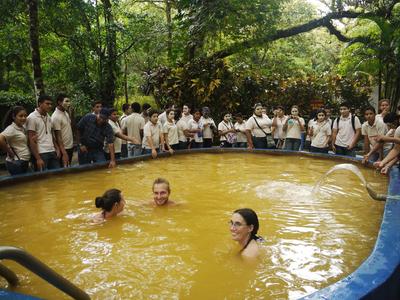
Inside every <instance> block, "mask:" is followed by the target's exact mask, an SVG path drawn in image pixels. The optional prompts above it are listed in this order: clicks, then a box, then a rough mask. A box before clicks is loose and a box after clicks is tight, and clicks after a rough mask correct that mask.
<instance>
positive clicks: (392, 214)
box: [302, 166, 400, 300]
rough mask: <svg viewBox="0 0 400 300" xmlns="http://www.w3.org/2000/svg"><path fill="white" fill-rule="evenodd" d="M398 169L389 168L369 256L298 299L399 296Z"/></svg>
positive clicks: (398, 297)
mask: <svg viewBox="0 0 400 300" xmlns="http://www.w3.org/2000/svg"><path fill="white" fill-rule="evenodd" d="M399 180H400V171H399V167H397V166H396V167H394V168H392V170H391V172H390V182H389V186H388V198H387V200H386V204H385V210H384V214H383V219H382V223H381V228H380V230H379V233H378V237H377V240H376V243H375V246H374V249H373V251H372V253H371V255H370V256H369V257H368V258H367V259H366V260H365V261H364V262H363V263H362V264H361V265H360V266H359V267H358V268H357V270H355V271H354V272H353V273H351V274H350V275H348V276H347V277H345V278H343V279H341V280H340V281H338V282H336V283H334V284H332V285H330V286H328V287H326V288H323V289H321V290H319V291H316V292H315V293H312V294H310V295H308V296H305V297H304V298H302V299H307V300H309V299H341V300H346V299H349V300H350V299H361V298H362V299H385V300H390V299H400V285H399V284H398V283H399V281H400V218H399V216H400V181H399Z"/></svg>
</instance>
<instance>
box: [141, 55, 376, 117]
mask: <svg viewBox="0 0 400 300" xmlns="http://www.w3.org/2000/svg"><path fill="white" fill-rule="evenodd" d="M369 86H370V82H368V79H365V77H360V78H357V79H354V80H351V79H348V78H342V77H339V76H320V77H313V76H309V77H306V78H304V79H299V78H284V77H279V76H278V75H275V76H274V77H265V76H261V75H253V76H248V75H247V74H245V73H239V72H237V71H232V69H231V68H230V67H229V66H228V65H227V64H226V63H225V62H224V61H222V60H217V61H209V60H206V61H204V60H196V61H194V62H191V63H187V64H186V65H184V66H182V67H178V68H175V69H169V68H166V67H164V68H159V69H157V70H155V71H154V72H153V73H152V74H151V76H150V77H149V78H148V89H149V90H150V91H152V93H153V94H154V96H155V99H156V101H157V103H159V105H160V106H163V105H164V104H165V103H167V102H171V103H175V104H178V105H179V106H181V105H183V104H185V103H188V104H189V105H191V106H192V107H202V106H208V107H210V108H211V110H212V112H213V114H214V116H221V115H222V114H224V112H225V111H230V112H236V111H240V112H242V113H244V114H247V115H249V114H251V112H252V109H251V107H252V106H253V104H254V103H257V102H262V103H264V104H265V105H266V106H268V107H269V108H270V109H272V107H275V106H277V105H282V106H284V107H285V108H286V109H289V108H290V107H291V106H292V105H295V104H296V105H298V106H299V107H300V109H301V111H302V112H303V113H304V114H309V113H310V112H311V105H310V104H311V101H313V100H322V101H323V102H324V104H325V105H329V106H332V107H337V106H338V104H339V103H340V102H342V101H343V100H346V101H348V102H350V104H351V105H353V106H354V107H355V108H362V107H365V106H367V105H368V103H369V101H368V100H369V94H370V93H371V90H370V88H369Z"/></svg>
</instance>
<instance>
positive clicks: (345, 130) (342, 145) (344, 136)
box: [332, 102, 361, 157]
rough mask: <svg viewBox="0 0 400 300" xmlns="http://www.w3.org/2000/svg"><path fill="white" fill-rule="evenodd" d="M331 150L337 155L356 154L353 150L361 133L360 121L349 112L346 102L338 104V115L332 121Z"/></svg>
mask: <svg viewBox="0 0 400 300" xmlns="http://www.w3.org/2000/svg"><path fill="white" fill-rule="evenodd" d="M332 129H333V130H332V150H333V152H335V153H336V154H337V155H348V156H353V157H354V156H356V152H355V150H354V148H355V146H356V145H357V142H358V139H359V138H360V135H361V123H360V120H359V119H358V117H357V116H353V115H352V114H351V113H350V105H349V104H348V103H347V102H344V103H342V104H340V117H339V118H336V119H335V120H334V121H333V128H332Z"/></svg>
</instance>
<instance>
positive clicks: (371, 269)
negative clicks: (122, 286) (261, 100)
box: [0, 148, 400, 300]
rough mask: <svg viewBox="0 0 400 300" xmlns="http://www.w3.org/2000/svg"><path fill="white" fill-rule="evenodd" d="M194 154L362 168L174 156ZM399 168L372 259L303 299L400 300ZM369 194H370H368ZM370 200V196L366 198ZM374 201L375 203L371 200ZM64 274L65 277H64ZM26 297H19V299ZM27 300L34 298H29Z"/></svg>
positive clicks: (7, 180)
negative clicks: (218, 157)
mask: <svg viewBox="0 0 400 300" xmlns="http://www.w3.org/2000/svg"><path fill="white" fill-rule="evenodd" d="M193 153H243V154H246V153H248V154H254V153H255V154H268V155H279V156H302V157H310V158H312V157H315V158H319V159H327V160H332V159H333V160H335V161H342V162H347V163H355V164H357V165H361V159H359V158H353V157H346V156H338V155H332V154H320V153H318V154H317V153H309V152H302V151H300V152H298V151H285V150H267V149H256V150H247V149H243V148H242V149H240V148H223V149H221V148H207V149H204V148H203V149H192V150H181V151H176V153H175V154H174V155H185V154H193ZM170 156H171V155H170V154H169V153H162V154H159V157H160V158H165V157H170ZM149 159H152V158H151V156H150V155H141V156H138V157H134V158H126V159H121V160H119V161H118V162H117V163H118V165H122V164H128V163H134V162H139V161H145V160H149ZM107 166H108V163H107V162H104V163H95V164H91V165H83V166H73V167H70V168H65V169H63V168H62V169H56V170H49V171H44V172H40V173H28V174H24V175H19V176H3V177H0V187H4V186H10V185H13V184H18V183H22V182H27V181H32V180H37V179H43V178H49V177H52V176H53V175H61V176H62V175H63V174H71V173H80V172H84V171H88V170H95V169H100V168H104V167H107ZM399 173H400V172H399V168H398V167H397V166H395V167H393V168H392V170H391V172H390V176H389V179H390V181H389V186H388V198H387V200H386V203H385V210H384V214H383V218H382V223H381V227H380V230H379V233H378V236H377V240H376V243H375V246H374V249H373V250H372V252H371V254H370V256H369V257H368V258H367V259H366V260H365V261H364V262H363V263H362V264H361V265H360V266H359V267H358V268H357V269H356V270H355V271H354V272H353V273H351V274H350V275H348V276H346V277H345V278H343V279H341V280H339V281H337V282H336V283H334V284H331V285H329V286H327V287H325V288H323V289H321V290H319V291H316V292H314V293H312V294H310V295H308V296H305V297H304V298H303V299H337V298H340V299H343V300H344V299H361V298H363V299H399V298H400V285H399V284H398V282H399V280H400V201H399V200H400V174H399ZM366 195H367V193H366ZM366 197H368V196H366ZM371 201H372V200H371ZM61 275H62V274H61ZM7 295H8V296H7ZM17 295H18V294H17V293H15V294H14V293H13V292H11V291H8V290H1V289H0V298H3V297H5V298H8V299H9V298H10V297H13V296H14V297H15V296H17ZM21 296H22V297H23V295H19V297H21ZM17 297H18V296H17ZM18 299H24V298H18ZM25 299H32V298H31V297H30V296H26V298H25Z"/></svg>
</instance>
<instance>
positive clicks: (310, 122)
mask: <svg viewBox="0 0 400 300" xmlns="http://www.w3.org/2000/svg"><path fill="white" fill-rule="evenodd" d="M324 115H325V114H324ZM316 122H317V111H315V110H314V111H312V112H311V113H310V119H309V120H308V122H307V128H304V129H305V130H306V132H304V136H305V140H304V146H303V149H302V150H303V151H310V149H311V136H310V135H309V133H308V132H309V129H310V128H312V127H313V125H314V124H315V123H316Z"/></svg>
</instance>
